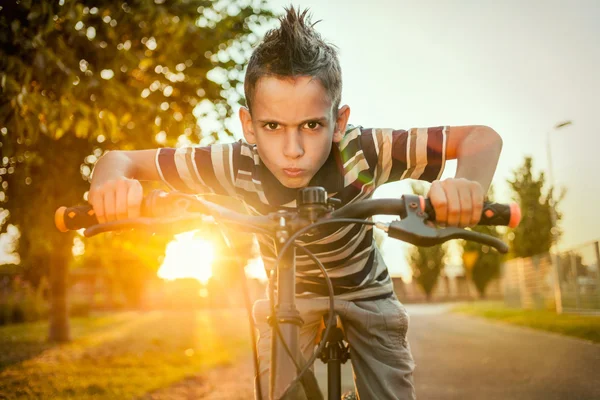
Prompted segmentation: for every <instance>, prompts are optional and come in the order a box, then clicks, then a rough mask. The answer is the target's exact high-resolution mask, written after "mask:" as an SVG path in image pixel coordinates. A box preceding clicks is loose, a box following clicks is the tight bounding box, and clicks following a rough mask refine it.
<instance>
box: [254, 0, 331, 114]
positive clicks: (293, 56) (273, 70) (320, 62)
mask: <svg viewBox="0 0 600 400" xmlns="http://www.w3.org/2000/svg"><path fill="white" fill-rule="evenodd" d="M285 11H286V14H285V15H284V16H282V17H281V18H280V19H279V22H280V26H279V28H277V29H272V30H270V31H268V32H267V33H266V35H265V37H264V39H263V41H262V43H260V44H259V45H258V46H257V47H256V48H255V49H254V52H253V53H252V56H251V57H250V61H249V62H248V68H247V70H246V78H245V81H244V92H245V95H246V103H247V105H248V108H249V109H250V110H252V100H253V99H254V91H255V89H256V84H257V83H258V80H259V79H260V78H262V77H265V76H276V77H282V78H286V77H289V78H293V77H298V76H311V77H313V78H315V79H317V80H318V81H319V82H320V83H321V84H322V85H323V87H324V88H325V90H326V91H327V93H328V94H329V97H330V98H331V103H332V106H333V110H334V111H336V110H337V109H338V107H339V105H340V100H341V97H342V71H341V68H340V63H339V60H338V56H337V50H336V48H335V46H333V45H332V44H329V43H326V42H325V41H324V40H323V39H322V38H321V35H320V34H319V33H318V32H317V31H316V30H315V29H314V26H315V25H316V24H317V23H318V22H319V21H317V22H315V23H314V24H313V23H312V22H311V16H310V14H308V9H305V10H304V11H300V10H299V11H296V10H295V9H294V7H293V6H290V7H289V8H285Z"/></svg>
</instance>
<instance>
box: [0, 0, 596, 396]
mask: <svg viewBox="0 0 600 400" xmlns="http://www.w3.org/2000/svg"><path fill="white" fill-rule="evenodd" d="M288 5H289V2H288V1H280V0H268V1H266V0H247V1H243V0H239V1H235V0H229V1H228V0H222V1H221V0H215V1H210V0H204V1H201V0H154V1H151V0H146V1H130V2H124V1H83V0H71V1H69V0H59V1H49V0H40V1H33V0H19V1H15V0H13V1H4V2H2V3H1V4H0V27H1V29H0V151H1V157H0V158H1V165H0V183H1V185H0V187H1V190H0V225H1V234H0V264H1V265H0V350H1V351H0V378H1V379H0V382H3V383H0V393H1V394H2V395H4V397H5V398H73V397H75V398H83V397H85V396H91V397H90V398H131V397H135V398H138V397H139V398H178V397H177V396H184V397H181V398H186V397H185V396H192V397H197V398H234V397H235V396H238V397H239V398H249V397H251V391H252V383H251V382H252V376H251V375H252V371H251V368H252V365H251V363H249V362H248V361H247V359H248V354H249V348H250V345H249V342H250V339H249V337H250V336H249V334H248V333H249V330H248V322H247V316H246V315H245V310H244V307H245V305H246V304H247V303H248V302H251V301H253V300H255V299H257V298H261V297H264V293H265V279H266V278H265V273H264V270H263V265H262V261H261V260H260V258H259V254H258V251H257V246H256V243H254V241H253V239H252V237H236V238H237V240H236V242H235V244H234V245H235V248H234V249H233V250H232V249H229V248H228V247H227V246H226V244H225V242H224V240H223V236H222V234H223V233H222V232H221V230H219V229H218V228H217V227H204V228H203V229H201V230H198V231H194V232H187V233H182V234H180V235H177V236H175V237H165V236H151V235H148V234H143V233H139V232H138V233H135V234H133V233H123V234H106V235H104V236H101V237H94V238H92V239H86V238H84V237H83V235H82V232H73V233H70V234H60V233H59V232H58V231H57V230H56V228H55V227H54V221H53V216H54V211H55V210H56V209H57V208H58V207H59V206H63V205H74V204H80V203H84V202H85V201H86V200H87V190H88V189H89V181H90V175H91V171H92V169H93V167H94V164H95V162H96V161H97V160H98V158H99V157H100V156H101V155H102V154H103V153H104V152H106V151H109V150H115V149H122V150H132V149H148V148H156V147H163V146H168V147H177V146H184V145H190V144H194V145H195V144H199V145H210V144H212V143H219V142H230V141H236V140H239V139H241V138H242V133H241V126H240V123H239V120H238V118H237V111H238V110H239V108H240V107H241V106H243V105H244V99H243V80H244V73H245V64H246V62H247V60H248V58H249V56H250V54H251V52H252V48H253V46H255V45H256V44H257V43H259V41H260V39H261V37H262V36H263V35H264V33H265V32H266V31H267V30H269V29H271V28H273V27H275V26H277V19H276V18H277V16H278V15H280V14H281V13H282V12H283V7H284V6H288ZM298 7H300V8H305V7H308V8H310V11H311V13H312V15H313V21H319V20H320V22H318V24H317V25H316V27H317V29H318V31H319V32H320V33H321V34H322V36H323V37H324V38H325V39H326V40H327V41H329V42H331V43H333V44H335V45H336V46H337V47H338V49H339V56H340V62H341V66H342V71H343V82H344V87H343V96H342V103H343V104H348V105H349V106H350V108H351V117H350V123H352V124H354V125H362V126H363V127H377V128H395V129H408V128H411V127H426V126H439V125H475V124H481V125H487V126H490V127H492V128H494V129H495V130H496V131H497V132H498V133H500V135H501V136H502V138H503V141H504V147H503V151H502V155H501V158H500V162H499V164H498V167H497V170H496V175H495V177H494V181H493V185H492V186H493V187H492V189H491V190H490V193H489V196H488V197H489V199H490V200H494V201H499V202H510V201H516V202H518V203H519V204H520V206H521V209H522V211H523V220H522V223H521V225H520V226H519V227H518V228H516V229H502V228H475V229H477V230H480V231H482V232H485V233H487V234H491V235H494V236H497V237H500V238H502V239H503V240H505V241H507V242H508V243H509V244H510V247H511V252H510V254H508V255H507V256H501V255H499V254H498V253H496V252H495V251H494V250H491V249H490V248H489V247H487V246H480V245H475V244H471V243H464V242H460V241H455V242H452V243H449V244H447V245H444V246H438V247H433V248H415V247H414V246H411V245H408V244H404V243H400V242H397V241H393V240H391V239H387V238H386V237H385V235H384V234H383V232H376V235H375V237H376V241H377V243H378V245H379V247H380V248H381V249H382V253H383V256H384V258H385V260H386V263H387V264H388V267H389V269H390V272H391V274H392V276H393V277H394V285H395V289H396V294H397V295H398V297H399V299H400V300H401V301H402V302H403V303H405V304H418V305H419V306H417V308H415V309H414V310H415V311H414V313H415V318H416V322H417V323H416V326H415V328H414V329H413V332H415V333H414V334H415V335H417V336H418V334H419V333H420V332H422V331H419V330H418V329H419V326H425V325H419V324H420V322H419V321H425V320H424V319H423V320H419V319H418V318H419V316H418V315H419V313H422V314H423V315H430V314H432V313H433V314H436V313H438V312H441V311H439V310H441V309H440V308H439V307H438V308H435V307H437V306H439V305H440V304H442V305H445V306H444V307H445V308H443V310H444V315H446V314H448V315H453V316H454V317H453V318H454V319H453V321H457V318H458V319H460V318H466V317H465V314H469V315H477V316H484V317H488V318H492V319H495V320H496V321H498V320H500V321H504V322H509V323H513V324H515V323H516V324H519V325H525V326H529V327H533V328H536V329H542V330H546V331H551V332H555V333H559V334H561V335H569V336H572V337H577V338H579V339H582V340H583V341H585V342H586V343H588V344H589V345H590V346H592V347H591V349H593V350H585V351H583V350H582V351H583V352H585V353H587V354H593V355H598V345H597V344H595V345H592V344H591V343H598V342H600V318H599V316H600V273H599V265H600V262H599V259H600V251H599V247H598V239H599V238H600V233H599V231H598V228H597V227H598V224H599V223H600V213H599V211H598V208H596V207H595V206H594V205H595V200H594V199H596V198H598V196H600V183H599V181H598V179H596V178H597V177H596V173H595V171H596V170H597V166H598V162H597V159H596V154H595V151H596V149H597V148H598V146H599V145H600V138H599V135H598V134H597V131H598V128H597V123H596V121H595V114H596V113H597V110H598V98H597V96H598V95H597V94H598V93H599V92H600V79H599V78H598V72H597V71H598V70H600V47H598V38H599V37H600V25H598V23H597V21H598V20H599V18H600V3H599V2H597V1H595V0H589V1H588V0H578V1H572V2H565V1H542V0H532V1H528V2H521V1H516V0H507V1H503V2H493V1H487V0H485V1H471V0H452V1H437V0H424V1H419V2H413V1H403V0H402V1H391V0H373V1H369V2H364V1H349V0H346V1H338V0H330V1H327V2H323V1H316V0H306V1H304V2H302V3H300V4H298ZM594 160H596V161H594ZM455 170H456V163H454V162H448V163H447V166H446V169H445V171H444V175H443V177H444V178H446V177H452V176H453V175H454V172H455ZM155 188H163V189H164V187H162V186H161V185H160V184H159V183H150V182H145V183H144V189H145V190H147V191H149V190H152V189H155ZM427 191H428V184H426V183H422V182H417V181H402V182H397V183H391V184H387V185H385V186H383V187H381V188H380V189H378V190H377V191H376V194H375V197H399V196H401V195H402V194H404V193H423V194H426V193H427ZM379 219H380V220H386V219H385V218H384V217H381V218H379ZM244 293H248V296H247V297H246V296H245V294H244ZM421 304H425V306H423V307H425V308H420V307H422V306H421ZM427 306H430V308H427ZM432 307H433V308H432ZM423 310H429V311H423ZM431 310H437V311H435V312H434V311H431ZM436 315H437V314H436ZM432 321H433V320H432ZM432 323H433V322H432ZM240 327H242V328H240ZM411 340H412V339H411ZM415 340H419V339H415ZM553 346H554V345H553ZM414 347H415V357H416V358H417V361H419V358H418V356H420V354H424V350H423V351H422V352H421V350H419V346H418V345H415V346H414ZM425 347H426V346H425V345H423V346H422V348H425ZM420 352H421V353H420ZM532 354H533V353H532ZM571 354H573V356H575V355H576V354H579V353H577V352H575V351H572V352H571ZM240 359H241V360H245V361H243V362H241V363H240V362H238V361H236V360H240ZM422 360H423V363H425V365H424V366H425V367H427V366H428V365H427V364H426V361H427V359H426V358H425V356H424V355H423V358H422ZM593 360H594V361H595V362H596V363H595V364H594V366H595V367H598V366H600V365H599V364H600V362H598V360H600V355H598V357H597V358H594V359H593ZM57 364H59V365H61V366H64V367H65V368H62V370H64V371H65V372H61V373H59V372H56V369H55V368H54V367H53V366H55V365H57ZM417 364H419V362H418V363H417ZM421 365H423V364H421ZM449 365H451V364H449ZM232 368H233V369H232ZM235 368H238V369H239V371H243V374H244V375H243V376H245V377H246V378H244V379H243V380H240V379H236V378H235V377H238V378H239V376H240V374H239V371H238V370H236V369H235ZM432 368H433V366H432ZM580 368H583V371H584V372H582V373H581V374H580V375H579V376H580V377H581V376H585V374H587V373H589V371H590V370H591V366H590V365H582V366H580ZM424 369H425V368H424ZM236 371H237V372H236ZM551 371H553V370H551ZM596 371H597V369H596ZM552 373H553V372H552ZM228 374H229V375H228ZM227 376H231V377H232V378H231V379H230V381H232V382H233V383H232V385H233V386H231V387H230V388H229V389H227V390H229V392H223V390H222V387H223V382H228V380H227V379H226V378H224V377H227ZM417 377H418V376H417ZM424 379H425V378H423V380H421V381H420V382H424ZM505 379H506V385H507V386H509V385H511V384H513V383H515V381H514V377H512V378H511V377H506V378H505ZM565 379H566V378H565ZM595 379H596V380H595V381H592V380H590V387H592V386H593V383H598V384H599V385H598V386H597V387H600V382H598V381H597V378H595ZM236 380H237V381H239V382H235V381H236ZM42 382H44V383H42ZM452 382H454V383H448V385H454V386H452V390H454V391H452V390H449V391H448V392H443V393H441V392H440V393H441V394H440V393H438V392H435V393H434V392H428V391H427V390H431V389H427V387H431V386H432V385H434V383H432V384H431V385H429V386H426V385H425V384H420V385H421V386H419V387H418V389H419V391H420V392H421V393H423V394H424V398H428V397H427V396H430V397H429V398H439V397H436V396H437V395H443V396H445V397H444V398H453V397H452V395H450V394H449V393H455V392H456V390H458V392H456V393H458V394H456V393H455V394H456V395H457V396H459V397H456V398H470V397H469V394H468V393H470V392H468V390H469V389H468V385H466V384H462V383H461V382H460V379H459V377H455V379H454V380H453V381H452ZM234 383H236V384H237V386H236V385H235V384H234ZM555 384H556V385H559V386H557V387H555V388H554V389H553V390H554V392H555V393H559V392H560V391H561V390H565V393H567V392H568V391H569V390H571V391H572V390H573V388H572V387H570V386H569V383H566V381H565V382H562V383H561V382H558V383H556V382H555ZM538 385H539V387H543V386H544V385H546V386H548V383H547V382H545V381H543V380H542V381H539V382H538ZM225 386H227V385H225ZM583 386H585V385H583ZM539 387H538V386H536V387H533V386H532V388H531V389H530V390H532V392H531V393H529V394H525V396H528V397H524V398H529V399H531V398H535V396H533V394H532V393H538V392H539V390H540V389H539ZM220 390H221V391H220ZM461 390H462V391H461ZM582 390H584V389H582ZM590 390H592V389H590ZM177 393H179V394H177ZM181 393H184V394H183V395H182V394H181ZM219 393H221V394H219ZM223 393H229V394H223ZM232 393H237V395H233V394H232ZM248 393H250V394H248ZM473 393H475V392H473ZM521 393H527V392H524V391H521ZM539 393H542V392H539ZM590 393H592V391H589V392H586V391H582V392H581V397H575V398H587V397H586V396H588V395H589V394H590ZM479 394H480V393H479ZM211 396H213V397H211ZM218 396H222V397H218ZM503 396H504V397H500V398H506V396H508V397H511V398H518V397H517V396H516V395H514V394H511V395H507V393H506V392H504V393H503ZM540 396H542V397H540V398H548V397H543V396H544V395H543V394H540ZM565 396H566V394H565ZM484 397H487V398H492V397H489V396H484ZM592 397H594V396H592ZM592 397H589V398H592ZM472 398H480V397H477V396H476V395H474V397H472ZM556 398H563V397H560V395H559V397H556ZM564 398H567V397H564Z"/></svg>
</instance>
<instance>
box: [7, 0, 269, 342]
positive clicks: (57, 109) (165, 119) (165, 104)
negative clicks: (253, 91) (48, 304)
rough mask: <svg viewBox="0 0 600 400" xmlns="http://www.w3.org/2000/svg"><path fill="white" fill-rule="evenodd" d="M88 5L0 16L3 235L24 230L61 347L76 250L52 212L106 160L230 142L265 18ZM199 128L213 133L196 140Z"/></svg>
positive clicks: (203, 7) (188, 5) (205, 7)
mask: <svg viewBox="0 0 600 400" xmlns="http://www.w3.org/2000/svg"><path fill="white" fill-rule="evenodd" d="M87 3H88V2H87V1H84V0H60V1H58V2H57V1H49V0H41V1H35V2H34V1H33V0H19V1H16V0H14V1H9V2H3V4H2V6H1V8H0V71H1V72H0V88H1V95H0V96H1V100H2V101H0V140H1V141H0V148H1V149H2V154H3V156H2V160H1V162H2V165H1V167H0V179H1V180H2V186H1V187H2V192H1V193H0V202H2V207H3V208H4V209H6V210H8V211H9V213H10V214H9V217H8V220H7V221H6V222H5V223H4V224H3V226H2V230H3V231H5V230H6V229H7V227H8V224H12V225H15V226H17V227H18V228H19V229H20V233H21V237H20V241H19V254H20V256H21V263H22V265H23V268H24V269H30V270H34V271H38V272H39V271H41V273H40V274H39V275H45V274H49V275H50V278H51V279H50V281H51V293H52V313H51V318H50V332H49V338H50V340H54V341H66V340H68V339H69V331H68V320H67V302H66V277H67V265H68V264H69V261H70V259H71V246H72V244H73V235H72V234H58V233H57V232H56V230H55V228H54V226H53V219H52V215H53V214H54V210H55V209H56V208H57V207H59V206H62V205H69V204H73V203H76V202H79V201H80V200H81V199H82V196H83V195H84V192H85V191H86V190H87V189H88V187H89V184H88V182H87V181H88V180H89V176H90V172H91V168H92V166H93V165H94V163H95V161H96V160H97V159H98V157H99V156H100V155H101V154H102V153H103V152H104V151H106V150H111V149H140V148H151V147H157V146H160V145H174V144H175V143H177V142H184V143H189V142H197V141H199V140H201V139H202V141H203V143H205V144H209V143H210V142H211V141H215V140H217V139H220V138H224V137H227V136H228V135H231V133H230V132H229V131H228V130H227V128H226V125H225V122H224V121H225V119H226V118H227V117H228V116H230V115H231V110H232V108H231V107H232V104H233V103H235V102H240V103H241V102H243V100H242V92H243V85H242V79H243V65H244V64H245V62H246V61H247V59H248V57H249V54H250V52H251V45H252V43H254V42H255V41H256V40H257V37H256V35H254V34H253V32H252V31H253V29H254V28H256V27H259V26H260V25H263V24H265V23H267V22H268V20H269V18H270V17H271V13H270V12H268V11H266V10H265V9H264V1H263V0H256V1H246V2H244V3H241V2H240V3H238V2H235V1H233V0H231V1H208V0H196V1H191V0H155V1H154V2H151V1H132V2H130V3H125V2H113V1H108V0H99V1H96V2H94V4H93V5H91V4H90V5H87ZM198 106H201V107H198ZM203 117H207V118H211V119H213V120H215V121H216V122H217V124H215V125H214V126H213V127H212V128H206V129H204V130H202V129H200V127H199V124H198V118H203ZM82 177H83V179H82Z"/></svg>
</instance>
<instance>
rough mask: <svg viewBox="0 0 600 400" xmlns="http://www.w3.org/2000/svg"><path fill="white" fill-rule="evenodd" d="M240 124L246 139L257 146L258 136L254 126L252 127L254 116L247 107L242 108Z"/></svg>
mask: <svg viewBox="0 0 600 400" xmlns="http://www.w3.org/2000/svg"><path fill="white" fill-rule="evenodd" d="M240 122H241V123H242V130H243V131H244V138H245V139H246V142H248V143H250V144H256V135H255V134H254V126H253V125H252V115H250V110H249V109H248V108H246V107H241V108H240Z"/></svg>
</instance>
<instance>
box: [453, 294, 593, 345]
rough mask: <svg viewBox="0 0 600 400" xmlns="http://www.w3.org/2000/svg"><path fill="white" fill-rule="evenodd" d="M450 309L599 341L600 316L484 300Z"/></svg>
mask: <svg viewBox="0 0 600 400" xmlns="http://www.w3.org/2000/svg"><path fill="white" fill-rule="evenodd" d="M452 311H455V312H458V313H462V314H468V315H475V316H479V317H484V318H489V319H493V320H496V321H501V322H505V323H509V324H513V325H520V326H526V327H529V328H534V329H540V330H544V331H548V332H554V333H559V334H562V335H567V336H573V337H577V338H581V339H587V340H591V341H592V342H595V343H600V316H594V315H575V314H556V312H554V311H550V310H521V309H516V308H509V307H506V306H505V305H504V304H503V303H501V302H487V301H485V302H475V303H464V304H460V305H458V306H456V307H455V308H453V310H452Z"/></svg>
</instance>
